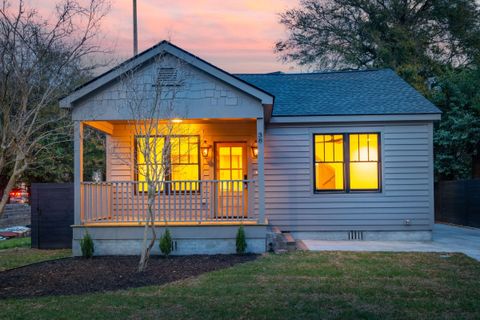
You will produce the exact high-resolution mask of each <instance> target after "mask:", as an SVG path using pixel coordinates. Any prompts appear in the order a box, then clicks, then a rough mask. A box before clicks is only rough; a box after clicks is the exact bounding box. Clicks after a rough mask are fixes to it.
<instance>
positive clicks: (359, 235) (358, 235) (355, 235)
mask: <svg viewBox="0 0 480 320" xmlns="http://www.w3.org/2000/svg"><path fill="white" fill-rule="evenodd" d="M348 240H363V231H357V230H352V231H349V232H348Z"/></svg>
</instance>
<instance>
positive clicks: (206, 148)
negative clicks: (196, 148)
mask: <svg viewBox="0 0 480 320" xmlns="http://www.w3.org/2000/svg"><path fill="white" fill-rule="evenodd" d="M211 148H212V146H211V145H209V144H207V140H203V143H202V146H201V147H200V152H201V153H202V156H203V157H204V158H208V154H209V153H210V149H211Z"/></svg>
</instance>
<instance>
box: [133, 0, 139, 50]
mask: <svg viewBox="0 0 480 320" xmlns="http://www.w3.org/2000/svg"><path fill="white" fill-rule="evenodd" d="M137 54H138V30H137V0H133V55H134V56H136V55H137Z"/></svg>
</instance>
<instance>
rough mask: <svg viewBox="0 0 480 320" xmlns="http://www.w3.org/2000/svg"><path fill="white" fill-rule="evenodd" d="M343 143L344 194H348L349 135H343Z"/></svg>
mask: <svg viewBox="0 0 480 320" xmlns="http://www.w3.org/2000/svg"><path fill="white" fill-rule="evenodd" d="M343 141H344V143H343V160H344V173H343V175H344V177H345V192H350V135H349V134H346V133H345V134H343ZM359 156H360V155H359Z"/></svg>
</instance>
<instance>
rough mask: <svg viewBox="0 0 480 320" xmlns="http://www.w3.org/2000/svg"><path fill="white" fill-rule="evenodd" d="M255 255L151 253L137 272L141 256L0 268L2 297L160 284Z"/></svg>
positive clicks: (46, 294)
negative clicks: (169, 254) (158, 254)
mask: <svg viewBox="0 0 480 320" xmlns="http://www.w3.org/2000/svg"><path fill="white" fill-rule="evenodd" d="M256 258H257V256H256V255H211V256H181V257H170V258H168V259H167V258H163V257H152V258H150V261H149V264H148V268H147V271H145V272H143V273H138V272H136V269H137V265H138V260H139V258H138V257H133V256H110V257H95V258H93V259H82V258H67V259H60V260H52V261H46V262H41V263H36V264H32V265H28V266H25V267H21V268H17V269H12V270H7V271H3V272H0V299H5V298H12V297H24V298H26V297H37V296H49V295H72V294H82V293H88V292H103V291H111V290H119V289H127V288H134V287H142V286H148V285H160V284H164V283H168V282H172V281H177V280H181V279H185V278H189V277H194V276H198V275H200V274H202V273H205V272H209V271H214V270H219V269H223V268H228V267H231V266H233V265H235V264H238V263H243V262H247V261H252V260H255V259H256Z"/></svg>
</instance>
